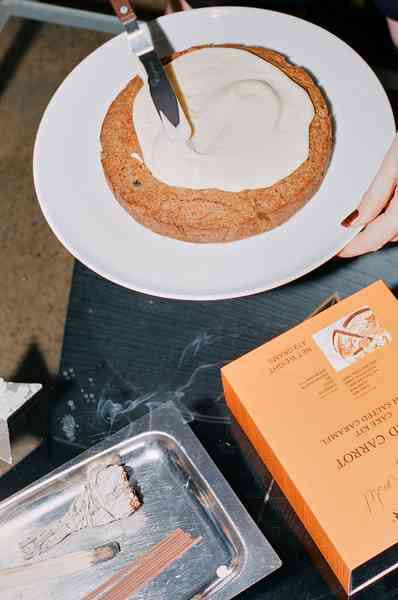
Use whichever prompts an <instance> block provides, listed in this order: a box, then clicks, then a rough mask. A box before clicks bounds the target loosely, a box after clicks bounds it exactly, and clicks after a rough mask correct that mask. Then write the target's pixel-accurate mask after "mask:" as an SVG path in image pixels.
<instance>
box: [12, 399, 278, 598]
mask: <svg viewBox="0 0 398 600" xmlns="http://www.w3.org/2000/svg"><path fill="white" fill-rule="evenodd" d="M114 454H118V455H119V456H120V457H121V459H122V461H123V462H124V463H125V464H127V465H129V466H131V467H132V468H133V470H134V475H135V477H136V478H137V480H138V482H139V485H140V487H141V490H142V493H143V497H144V504H143V506H142V507H141V508H140V509H139V510H138V511H137V512H136V513H134V514H133V515H132V516H130V517H129V518H128V519H124V520H121V521H118V522H116V523H113V524H111V525H106V526H104V527H97V528H95V529H88V530H82V531H80V532H78V533H76V534H74V535H72V536H70V537H69V538H68V539H66V540H65V541H64V542H62V543H60V544H59V545H58V546H56V547H55V548H54V549H52V550H51V551H49V552H47V553H46V554H45V555H43V556H42V558H43V559H44V558H45V557H46V558H51V557H56V556H61V555H63V554H65V553H67V552H71V551H75V550H78V549H81V550H85V549H87V550H89V549H91V548H93V547H94V546H98V545H101V544H104V543H106V542H110V541H118V542H119V543H120V545H121V547H122V552H121V553H120V554H119V555H118V556H117V557H116V558H115V559H114V560H112V561H109V562H107V563H102V564H100V565H97V566H95V567H91V568H90V569H87V570H86V571H83V572H80V573H78V574H74V575H72V576H69V577H68V578H59V579H52V580H48V581H43V582H42V583H40V584H39V585H37V584H35V585H34V586H28V587H25V588H22V587H18V588H14V589H12V590H7V591H6V592H2V595H1V600H39V599H40V600H46V599H48V600H50V599H51V600H54V599H55V598H56V599H57V600H64V599H65V600H71V599H72V598H73V599H74V600H79V599H80V598H82V597H83V596H84V595H85V594H87V593H88V592H89V591H91V590H93V589H94V588H96V587H97V586H98V585H99V584H100V583H102V582H103V581H105V580H106V579H108V578H109V577H110V576H111V575H113V574H114V573H115V572H116V571H118V570H119V569H120V568H121V567H123V566H124V565H125V564H126V563H127V562H130V561H131V560H133V559H134V558H137V557H138V556H140V555H141V554H142V553H143V552H145V551H147V550H148V549H149V548H151V546H153V544H155V543H157V542H158V541H160V540H161V539H163V538H164V537H165V536H166V535H167V534H168V533H170V532H171V531H173V530H174V529H176V528H177V527H180V528H182V529H184V530H185V531H187V532H189V533H191V534H192V535H193V536H194V537H197V536H202V538H203V541H202V542H201V543H200V544H198V545H196V546H195V547H194V548H192V549H191V550H189V552H188V553H187V554H185V555H184V557H183V558H181V559H180V560H178V561H177V562H176V563H175V564H174V565H173V566H172V567H170V568H169V569H168V570H167V571H166V572H164V573H163V574H162V575H161V576H159V577H158V578H156V579H155V580H153V581H152V583H150V584H149V585H148V586H147V587H145V588H143V589H142V590H141V591H140V592H139V593H138V594H137V596H136V598H138V599H139V600H191V599H192V598H194V597H195V599H196V597H198V598H201V599H202V598H203V599H205V598H206V599H207V598H209V599H212V600H221V599H222V600H229V599H230V598H233V597H234V596H235V595H237V594H238V593H240V592H241V591H243V590H244V589H246V588H247V587H249V586H251V585H252V584H254V583H255V582H256V581H258V580H259V579H262V578H263V577H265V576H266V575H268V574H270V573H271V572H272V571H274V570H275V569H277V568H278V567H279V566H280V565H281V561H280V560H279V558H278V556H277V555H276V554H275V552H274V551H273V549H272V548H271V546H270V545H269V543H268V542H267V540H266V539H265V538H264V536H263V534H262V533H261V532H260V531H259V529H258V528H257V526H256V525H255V523H254V522H253V521H252V519H251V518H250V516H249V515H248V513H247V512H246V510H245V508H244V507H243V506H242V504H241V503H240V502H239V500H238V499H237V497H236V496H235V494H234V493H233V491H232V490H231V488H230V487H229V485H228V484H227V482H226V481H225V480H224V478H223V477H222V475H221V473H220V472H219V471H218V469H217V468H216V466H215V465H214V463H213V462H212V460H211V459H210V457H209V456H208V454H207V453H206V451H205V450H204V448H203V447H202V446H201V444H200V443H199V441H198V440H197V438H196V437H195V435H194V434H193V433H192V431H191V429H190V427H189V426H188V425H187V424H186V422H185V421H184V419H183V417H182V416H181V414H180V413H179V412H178V410H177V409H176V408H175V407H174V405H173V404H172V403H168V404H165V405H164V406H163V407H161V408H159V409H157V410H155V411H153V412H152V413H151V414H149V415H146V416H145V417H143V418H141V419H140V420H139V421H137V422H135V423H133V424H131V425H129V426H128V427H127V428H125V429H123V430H121V431H120V432H118V433H117V434H116V435H113V436H112V437H111V438H109V439H108V440H106V441H105V442H102V443H101V444H99V445H97V446H95V447H93V448H91V449H90V450H89V451H87V452H85V453H84V454H82V455H80V456H79V457H78V458H77V459H75V460H73V461H71V462H69V463H67V464H66V465H65V466H64V467H62V468H60V469H57V470H56V471H54V472H53V473H51V474H50V475H49V476H47V477H45V478H43V479H41V480H39V481H38V482H37V483H35V484H33V485H31V486H29V487H27V488H26V489H25V490H23V491H21V492H19V493H18V494H15V495H14V496H12V497H11V498H9V499H7V500H5V501H4V502H2V503H1V504H0V532H1V533H0V568H6V567H11V566H16V565H18V564H22V563H23V558H22V555H21V553H20V550H19V542H20V541H21V540H22V539H23V538H24V537H26V535H28V534H30V533H33V532H34V530H36V529H37V528H38V527H42V526H43V525H47V524H48V523H49V522H51V521H53V520H54V519H58V518H60V517H61V516H62V515H63V514H64V513H65V512H66V510H67V508H68V507H69V505H70V503H71V501H72V500H73V499H74V497H75V496H76V495H78V494H79V493H80V492H81V490H82V487H83V485H84V482H85V472H86V468H87V465H88V464H89V463H91V462H92V461H95V460H98V459H100V458H101V460H102V459H103V458H104V457H107V456H109V457H110V458H111V456H112V455H114ZM219 567H224V568H222V569H219Z"/></svg>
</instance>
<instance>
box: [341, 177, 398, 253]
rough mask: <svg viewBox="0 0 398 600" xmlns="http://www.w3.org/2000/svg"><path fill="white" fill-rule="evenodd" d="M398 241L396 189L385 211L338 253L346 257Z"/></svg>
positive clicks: (397, 190) (397, 196) (371, 250)
mask: <svg viewBox="0 0 398 600" xmlns="http://www.w3.org/2000/svg"><path fill="white" fill-rule="evenodd" d="M391 241H398V189H396V190H395V193H394V195H393V198H392V200H391V202H390V204H389V206H388V208H387V209H386V211H385V212H383V213H382V214H380V215H379V216H378V217H376V218H375V219H374V220H373V221H371V223H369V225H367V226H366V227H365V229H363V230H362V231H361V233H359V234H358V235H357V236H356V238H355V239H354V240H353V241H352V242H350V243H349V244H348V245H347V246H346V247H345V248H344V249H343V250H342V251H341V252H340V253H339V256H341V257H343V258H348V257H351V256H359V255H360V254H365V253H366V252H375V251H376V250H380V248H382V247H383V246H384V245H385V244H387V243H388V242H391Z"/></svg>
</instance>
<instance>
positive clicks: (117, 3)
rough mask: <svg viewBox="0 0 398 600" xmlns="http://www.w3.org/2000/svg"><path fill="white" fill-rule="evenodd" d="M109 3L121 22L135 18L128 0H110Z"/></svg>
mask: <svg viewBox="0 0 398 600" xmlns="http://www.w3.org/2000/svg"><path fill="white" fill-rule="evenodd" d="M111 4H112V6H113V10H114V11H115V13H116V16H117V18H118V19H119V21H120V22H121V23H125V22H126V21H130V20H131V19H136V18H137V17H136V14H135V12H134V11H133V7H132V6H131V4H130V1H129V0H111Z"/></svg>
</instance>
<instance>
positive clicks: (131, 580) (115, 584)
mask: <svg viewBox="0 0 398 600" xmlns="http://www.w3.org/2000/svg"><path fill="white" fill-rule="evenodd" d="M201 539H202V538H195V539H194V538H192V537H191V536H190V535H189V534H188V533H185V532H184V531H182V530H181V529H176V530H175V531H174V532H173V533H171V534H170V535H168V536H167V537H166V538H164V539H163V540H162V541H161V542H159V543H158V544H156V545H155V546H154V547H153V548H152V549H151V550H149V551H148V552H147V553H146V554H144V555H143V556H141V557H140V558H138V559H137V560H135V561H133V562H132V563H130V564H128V565H126V566H125V567H124V568H123V569H121V570H120V571H119V572H118V573H116V575H114V576H113V577H111V578H110V579H109V580H108V581H106V582H105V583H104V584H102V585H101V586H99V587H98V588H97V589H96V590H94V591H93V592H91V593H90V594H88V595H87V596H85V597H84V600H128V599H129V598H132V597H133V596H134V595H135V594H136V593H137V592H138V591H139V590H140V589H141V588H142V587H143V586H145V585H147V584H148V583H149V582H150V581H152V579H154V578H155V577H158V576H159V575H160V574H161V573H163V571H165V570H166V569H167V568H168V567H169V566H170V565H171V564H173V563H174V562H175V561H176V560H178V559H179V558H181V557H182V556H183V555H184V554H185V552H187V551H188V550H189V549H190V548H192V547H193V546H194V545H195V544H197V543H199V542H200V541H201Z"/></svg>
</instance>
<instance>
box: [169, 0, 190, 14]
mask: <svg viewBox="0 0 398 600" xmlns="http://www.w3.org/2000/svg"><path fill="white" fill-rule="evenodd" d="M190 8H191V6H190V5H189V4H188V2H186V0H174V2H173V0H166V6H165V10H164V12H165V14H166V15H170V14H171V13H174V12H176V10H190Z"/></svg>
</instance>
